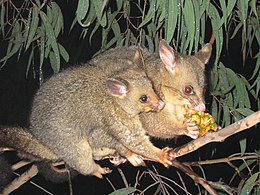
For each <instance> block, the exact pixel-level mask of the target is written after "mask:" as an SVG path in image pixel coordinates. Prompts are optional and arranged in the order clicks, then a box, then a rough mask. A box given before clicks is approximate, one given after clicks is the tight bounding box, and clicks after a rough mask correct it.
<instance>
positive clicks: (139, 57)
mask: <svg viewBox="0 0 260 195" xmlns="http://www.w3.org/2000/svg"><path fill="white" fill-rule="evenodd" d="M133 61H134V63H135V65H137V67H138V68H139V69H141V70H144V58H143V54H142V50H141V49H140V48H137V49H136V51H135V55H134V60H133Z"/></svg>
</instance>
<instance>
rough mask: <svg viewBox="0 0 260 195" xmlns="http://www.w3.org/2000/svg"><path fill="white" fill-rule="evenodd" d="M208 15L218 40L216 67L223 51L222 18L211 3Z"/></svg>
mask: <svg viewBox="0 0 260 195" xmlns="http://www.w3.org/2000/svg"><path fill="white" fill-rule="evenodd" d="M207 13H208V15H209V18H210V20H211V25H212V28H213V32H214V35H215V40H216V59H215V65H217V63H218V61H219V59H220V54H221V51H222V47H223V32H222V30H223V29H222V27H221V26H220V25H219V22H220V20H221V19H220V16H219V13H218V11H217V9H216V7H215V6H214V4H212V3H210V5H209V9H208V12H207Z"/></svg>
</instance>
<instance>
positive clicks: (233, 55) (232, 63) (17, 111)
mask: <svg viewBox="0 0 260 195" xmlns="http://www.w3.org/2000/svg"><path fill="white" fill-rule="evenodd" d="M57 3H59V2H57ZM76 3H77V2H76V1H67V2H66V3H64V4H62V3H60V6H62V7H63V8H62V11H63V12H64V13H63V16H64V21H68V23H66V24H65V33H63V34H62V36H61V37H60V41H61V43H62V44H63V45H64V47H65V48H66V49H67V50H68V52H69V54H70V62H69V63H68V64H66V63H65V62H62V69H65V68H67V67H69V66H71V65H72V66H73V65H75V64H78V63H80V62H84V61H87V60H89V59H90V58H91V56H92V55H93V54H94V53H95V52H97V51H98V50H99V48H100V46H101V44H100V42H101V33H97V34H96V35H95V36H94V38H92V40H93V41H92V43H91V45H90V44H89V42H88V40H87V39H86V40H82V39H80V38H79V35H80V28H79V27H76V28H74V30H73V31H72V32H71V33H69V28H70V24H71V22H72V20H73V19H74V16H75V13H72V12H71V10H75V9H76V6H77V4H76ZM210 34H211V33H209V34H208V35H207V36H208V37H210ZM0 44H1V48H0V57H1V58H2V57H3V56H4V55H5V52H6V50H5V49H6V42H5V41H1V42H0ZM230 45H231V46H232V48H229V52H230V53H227V52H225V50H224V52H223V53H222V61H223V62H224V64H225V65H228V66H229V68H231V69H233V70H234V71H235V72H238V73H241V74H242V75H244V76H246V77H247V78H249V77H250V75H251V74H252V71H253V68H254V67H253V66H251V67H250V66H247V68H243V66H242V55H241V48H240V45H241V43H240V38H237V39H234V40H231V43H230ZM255 47H258V46H257V45H255ZM213 49H214V48H213ZM214 52H215V51H214V50H213V56H214ZM28 55H29V54H27V53H25V54H24V56H22V57H21V59H20V60H19V61H17V56H14V57H13V58H11V59H10V60H9V61H8V62H7V64H6V65H5V66H4V67H3V68H2V69H1V70H0V124H1V125H15V126H16V125H17V126H25V127H26V126H28V117H29V114H30V107H31V102H32V98H33V95H34V94H35V92H36V90H37V89H38V88H39V83H38V78H37V76H34V74H33V71H32V69H30V70H29V74H28V76H27V77H26V68H27V57H28ZM247 63H252V62H251V61H247ZM252 64H253V63H252ZM210 66H211V65H210V64H209V66H208V67H207V71H209V70H210ZM51 74H52V70H51V68H50V65H47V66H45V70H44V77H45V78H49V77H50V76H51ZM206 99H208V98H207V97H206ZM244 137H247V138H248V145H249V147H248V151H252V149H259V148H260V147H259V140H260V134H259V133H257V132H256V130H255V129H252V130H248V131H245V132H243V133H240V134H238V135H234V136H232V137H230V138H228V139H227V140H226V141H225V142H224V143H212V144H209V145H206V146H204V147H202V148H201V149H200V150H198V151H195V152H193V153H191V154H189V155H186V156H183V157H181V158H179V160H180V161H183V162H185V161H197V160H205V159H211V158H224V157H227V156H228V155H231V154H234V153H237V152H240V148H239V143H238V140H239V139H241V138H244ZM188 141H190V139H189V138H186V137H183V138H179V139H177V140H167V141H159V140H153V143H155V145H157V146H159V147H165V146H172V147H175V146H178V145H181V144H183V143H186V142H188ZM213 149H214V155H213V156H212V150H213ZM199 156H200V158H198V157H199ZM7 157H8V160H9V161H10V162H12V163H14V162H17V161H19V159H17V157H16V153H15V152H8V154H7ZM99 163H100V164H102V165H104V166H108V167H110V168H111V169H112V170H113V172H112V173H111V174H108V175H105V178H104V179H103V180H100V179H97V178H95V177H88V176H82V175H79V176H77V177H76V178H74V179H73V180H72V189H73V194H75V195H79V194H97V195H101V194H108V193H111V192H113V191H114V189H113V187H112V186H111V184H110V182H109V181H111V183H112V184H113V185H114V187H115V189H120V188H123V187H125V185H124V181H123V179H122V175H121V174H120V170H121V171H122V172H123V174H124V175H125V178H126V179H127V182H128V184H129V185H131V186H133V185H135V183H136V176H137V174H141V173H143V172H147V173H146V174H144V175H143V177H142V179H141V180H140V181H139V182H138V185H137V188H139V189H145V188H146V187H148V186H149V185H151V184H153V183H154V179H153V178H152V177H151V175H150V174H151V172H149V171H151V170H153V172H155V169H156V170H157V171H158V173H159V174H160V175H162V176H165V177H168V178H169V179H171V180H173V181H176V182H177V183H181V180H180V177H179V175H178V174H180V175H181V176H182V179H183V180H184V181H185V183H186V185H187V186H186V187H187V189H188V191H190V192H193V191H197V186H196V185H194V182H193V180H192V179H190V178H189V177H188V176H186V175H185V174H183V173H182V172H181V171H178V170H176V169H175V168H173V167H171V168H169V169H166V168H164V167H163V166H162V165H159V164H157V163H152V162H147V167H137V168H135V167H133V166H131V165H130V164H129V163H125V164H122V165H120V166H119V167H118V168H120V170H117V168H116V167H113V166H112V165H111V164H110V163H109V161H106V160H104V161H102V162H99ZM238 165H239V164H237V166H238ZM27 168H28V167H27ZM204 168H205V170H206V176H207V178H208V180H211V181H218V180H219V178H223V180H224V181H225V182H228V181H230V178H231V177H232V175H233V173H234V171H233V169H230V167H229V165H228V164H223V163H222V164H215V165H207V166H205V167H204ZM194 170H195V171H196V172H197V173H198V174H200V175H202V172H201V170H200V168H197V169H196V168H194ZM23 171H24V170H21V171H20V172H21V173H22V172H23ZM108 180H109V181H108ZM31 181H32V182H34V183H36V184H37V185H40V186H41V187H43V188H44V189H46V190H47V191H49V192H51V193H52V194H55V195H65V194H69V184H68V183H62V184H56V183H52V182H49V181H46V180H45V179H44V178H43V177H42V176H40V175H37V176H36V177H34V178H33V179H32V180H31ZM167 182H168V184H169V185H175V184H174V183H173V182H171V181H167ZM236 182H237V181H234V183H236ZM177 189H178V188H177ZM155 191H156V187H153V188H151V189H150V191H147V194H151V193H153V192H155ZM176 192H177V194H178V193H181V192H182V193H183V191H180V192H178V190H177V191H176ZM36 193H37V194H38V195H40V194H47V193H46V192H44V191H42V190H41V189H39V188H38V187H36V186H34V185H33V184H31V183H29V182H27V183H26V184H25V185H23V186H21V187H20V188H19V189H17V190H16V191H14V192H13V193H12V194H14V195H16V194H36Z"/></svg>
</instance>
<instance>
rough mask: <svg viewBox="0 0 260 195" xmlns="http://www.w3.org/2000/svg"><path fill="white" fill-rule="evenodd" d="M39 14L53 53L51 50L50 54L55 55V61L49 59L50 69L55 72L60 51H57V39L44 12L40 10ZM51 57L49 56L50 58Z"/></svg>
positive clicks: (58, 62)
mask: <svg viewBox="0 0 260 195" xmlns="http://www.w3.org/2000/svg"><path fill="white" fill-rule="evenodd" d="M40 16H41V19H42V21H43V24H44V26H45V30H46V35H47V38H48V41H49V42H50V45H51V47H52V49H53V52H54V53H53V54H51V53H52V52H51V53H50V55H53V57H55V63H54V60H52V61H51V62H52V64H51V65H52V69H53V71H54V72H55V73H57V72H59V70H60V51H59V47H58V43H57V39H56V36H55V33H54V30H53V28H52V26H51V24H50V22H49V21H48V18H47V16H46V14H45V13H44V12H42V11H40ZM53 57H50V59H51V58H53Z"/></svg>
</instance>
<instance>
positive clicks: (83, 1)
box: [76, 0, 89, 25]
mask: <svg viewBox="0 0 260 195" xmlns="http://www.w3.org/2000/svg"><path fill="white" fill-rule="evenodd" d="M88 8H89V0H79V2H78V6H77V10H76V18H77V21H78V22H79V24H80V25H82V23H81V21H82V20H83V19H84V18H85V17H86V15H87V12H88Z"/></svg>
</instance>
